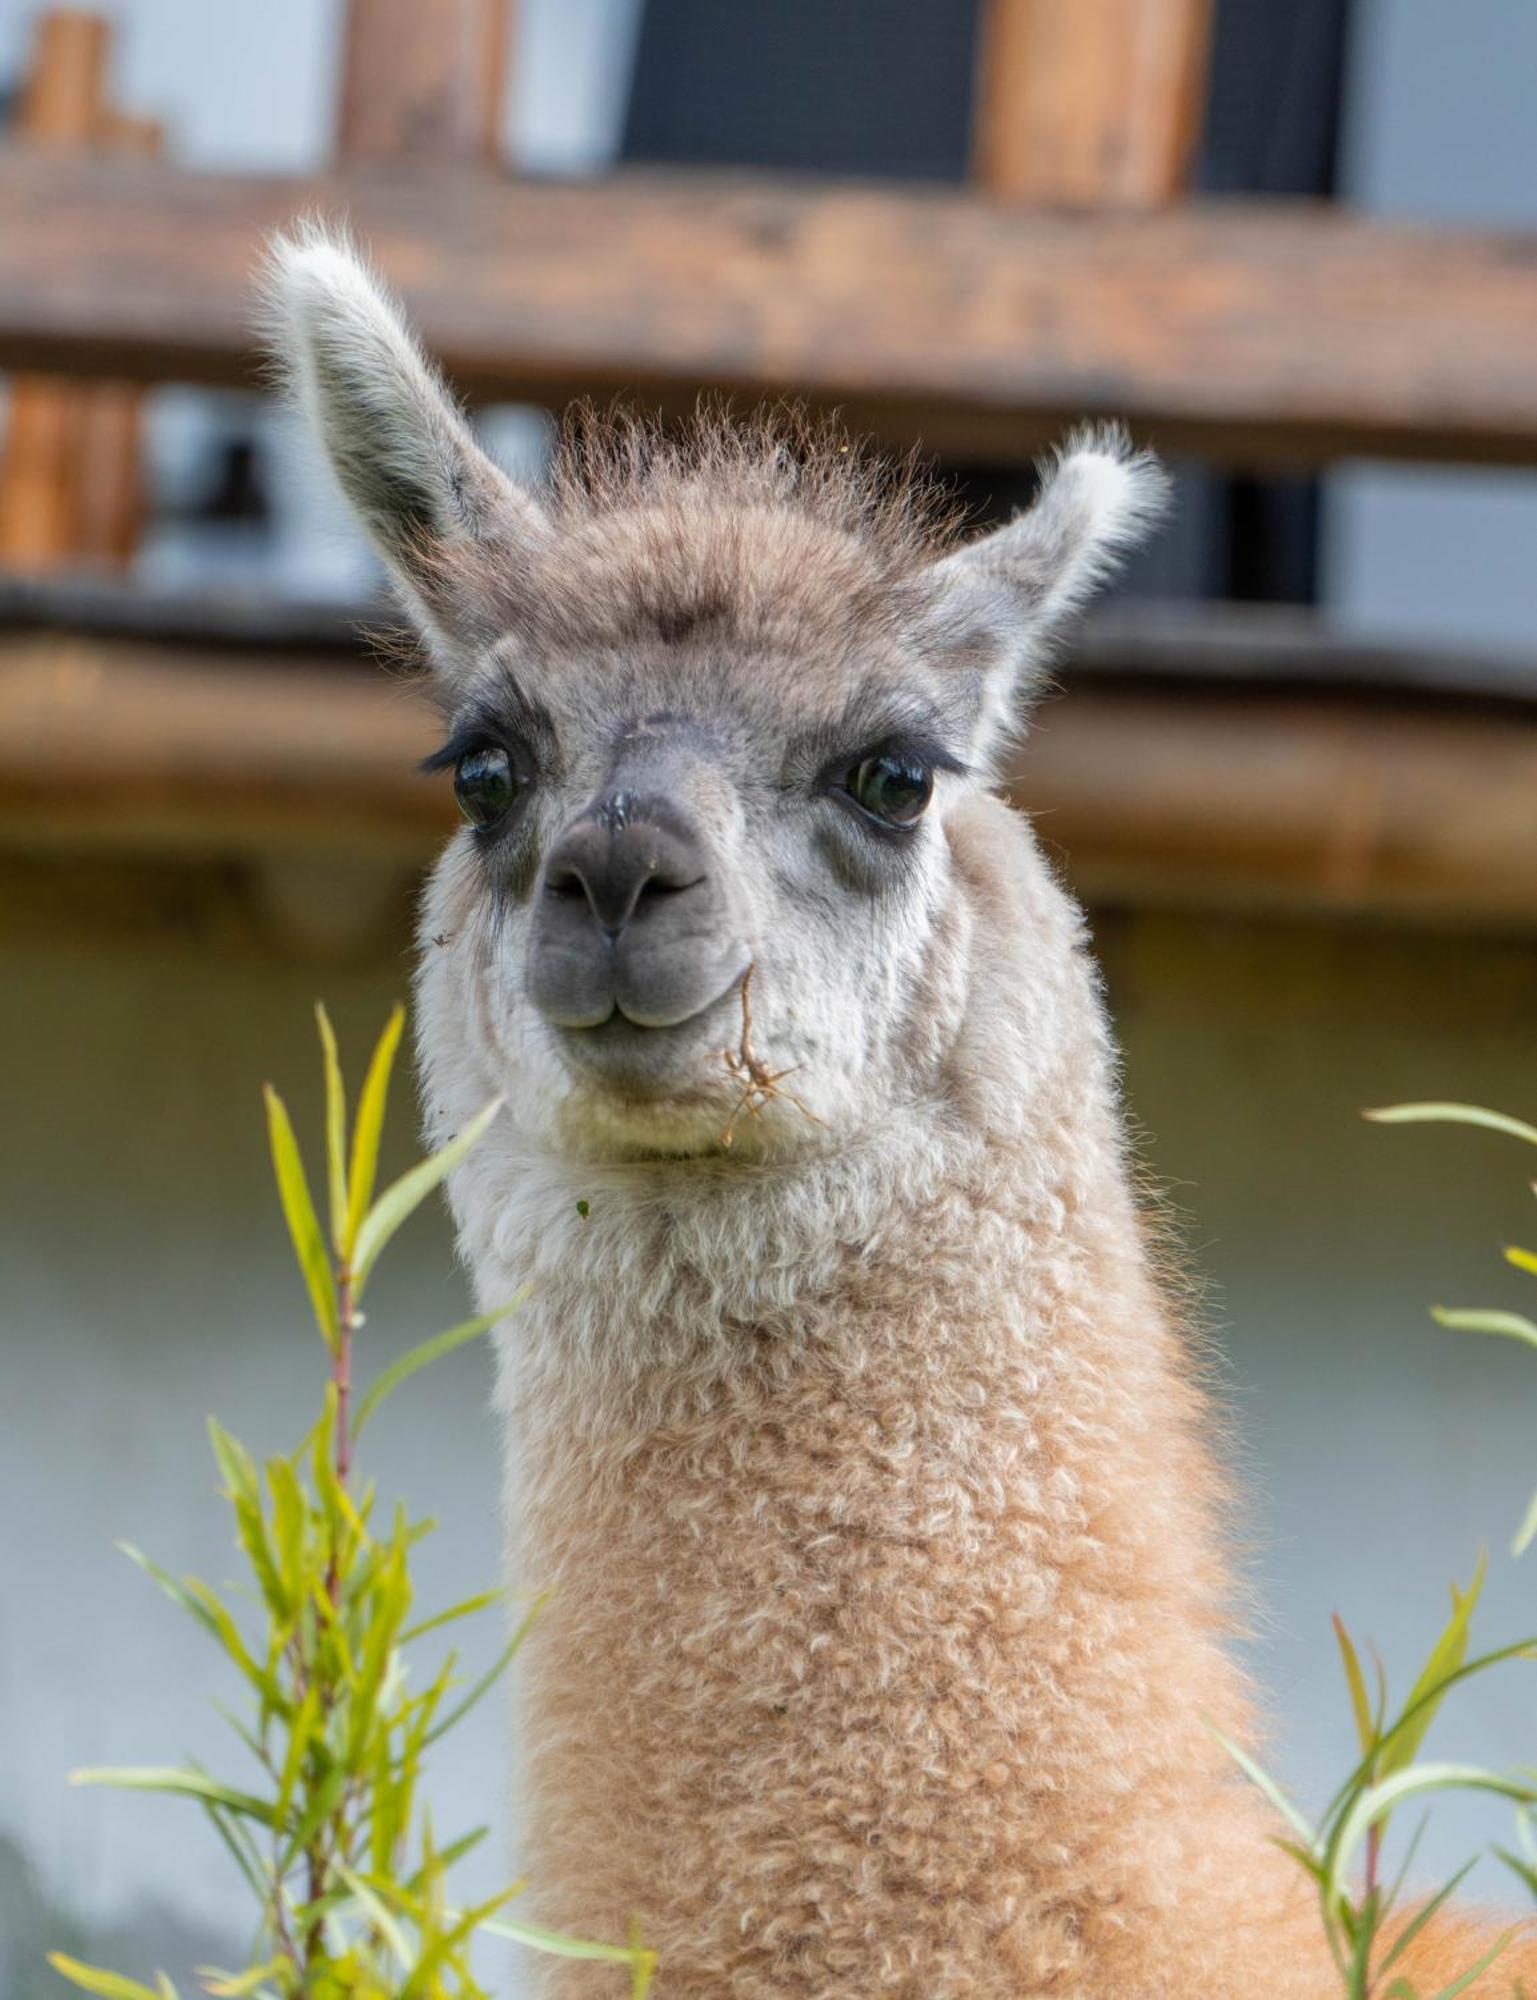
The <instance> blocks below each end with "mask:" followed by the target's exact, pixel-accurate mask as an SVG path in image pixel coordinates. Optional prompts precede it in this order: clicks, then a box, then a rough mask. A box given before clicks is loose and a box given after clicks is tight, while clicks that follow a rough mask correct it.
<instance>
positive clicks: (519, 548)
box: [268, 227, 548, 671]
mask: <svg viewBox="0 0 1537 2000" xmlns="http://www.w3.org/2000/svg"><path fill="white" fill-rule="evenodd" d="M268 297H269V301H270V306H271V317H272V321H273V338H274V345H275V346H276V348H277V350H278V353H279V357H280V359H281V360H282V361H283V363H284V364H285V366H286V367H287V369H288V371H289V375H290V378H291V380H292V382H293V385H294V388H295V390H296V391H297V395H298V400H299V403H300V406H301V407H302V409H303V411H304V414H305V416H306V417H307V418H308V420H309V422H310V425H311V427H312V428H313V429H314V430H315V431H316V432H317V433H318V435H319V437H320V439H321V442H322V443H323V444H324V446H325V448H326V453H327V456H328V457H329V458H330V461H331V466H332V470H333V471H334V472H335V474H336V477H337V480H338V482H339V484H340V485H341V488H342V491H343V492H344V493H345V494H346V496H347V498H348V500H350V501H351V503H352V507H353V511H354V512H355V513H356V514H357V516H358V518H359V520H360V521H361V522H362V524H363V526H364V527H365V528H366V529H367V530H368V533H369V535H370V536H371V537H372V539H373V542H374V544H375V546H376V547H377V548H378V550H379V553H380V554H381V555H382V556H383V557H384V560H385V562H386V564H387V565H388V566H389V569H390V572H391V574H392V575H393V577H394V579H395V581H396V583H397V584H398V585H399V586H400V588H401V590H402V591H403V593H404V594H405V596H406V598H407V600H408V602H409V603H410V604H411V605H412V607H413V608H414V609H415V611H416V612H417V614H418V617H419V618H420V620H421V623H422V626H423V629H424V636H425V637H426V638H427V639H428V640H429V642H431V644H432V646H433V650H434V652H435V653H436V654H437V656H438V661H439V665H440V666H442V667H445V668H448V669H449V670H450V671H452V669H453V666H454V665H455V664H456V662H457V661H458V660H459V658H460V657H461V656H462V654H463V652H464V650H465V649H466V648H467V647H473V646H474V645H475V644H476V643H477V642H481V641H484V640H486V639H489V638H492V637H494V636H496V628H497V625H498V622H499V621H500V622H502V623H505V620H506V616H507V607H508V604H509V602H510V601H513V600H514V599H515V594H516V584H517V580H518V576H519V573H520V571H521V570H522V569H523V568H525V567H526V565H527V560H528V556H529V554H530V552H531V551H532V549H533V548H534V547H535V545H536V544H537V543H538V542H540V541H541V540H543V538H544V537H545V535H546V534H547V533H548V524H547V522H546V519H545V516H544V514H543V513H542V511H541V510H540V508H539V506H538V504H537V502H536V501H535V500H534V499H533V498H532V496H531V495H530V494H528V493H525V492H524V491H523V490H522V489H521V488H520V487H518V486H516V485H514V483H513V482H512V480H510V479H509V478H508V477H507V475H506V474H505V473H504V472H502V471H501V470H500V468H499V467H497V466H496V465H494V464H493V463H492V462H491V460H490V459H489V458H488V457H487V456H486V454H485V453H484V452H483V451H482V450H481V449H480V447H479V445H477V444H476V442H475V440H474V438H473V437H472V436H471V434H470V428H469V425H468V424H467V423H466V422H465V420H464V417H463V415H462V414H461V413H460V411H459V409H458V407H457V405H456V404H455V402H454V400H453V398H452V397H451V396H450V395H449V393H448V391H447V389H446V388H445V386H444V384H443V381H442V379H441V377H440V376H439V375H438V373H437V371H436V370H435V369H434V368H433V367H432V366H431V364H430V363H429V362H428V361H427V359H426V357H425V356H424V355H423V353H422V351H421V349H420V348H419V347H418V346H417V344H416V342H415V340H413V339H412V337H411V335H410V333H409V332H408V331H407V330H406V327H405V325H404V323H403V321H402V319H401V317H400V314H399V312H398V310H397V308H396V307H395V305H394V303H393V301H392V300H391V299H390V298H389V296H388V294H387V293H386V292H385V291H384V289H383V287H382V286H381V285H380V284H379V282H378V281H377V280H376V279H375V278H374V276H373V274H372V273H371V272H370V271H369V269H368V268H367V266H366V265H365V264H364V263H363V262H362V260H361V258H360V257H359V256H358V255H357V253H356V252H355V251H354V250H353V249H352V248H351V246H350V245H349V244H348V243H347V242H345V241H344V240H341V239H338V238H337V237H334V236H331V235H328V234H326V233H325V232H324V231H323V230H321V229H319V228H316V227H311V228H305V229H301V230H298V231H296V232H295V233H293V234H291V235H287V236H283V237H279V238H278V239H277V241H276V242H275V243H274V244H273V245H272V249H271V256H270V263H269V282H268Z"/></svg>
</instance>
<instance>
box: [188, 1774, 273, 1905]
mask: <svg viewBox="0 0 1537 2000" xmlns="http://www.w3.org/2000/svg"><path fill="white" fill-rule="evenodd" d="M203 1810H204V1811H205V1812H206V1813H207V1815H208V1819H209V1822H210V1824H211V1825H212V1827H213V1830H214V1832H215V1833H216V1834H218V1836H219V1838H220V1840H222V1841H223V1842H224V1845H225V1847H226V1848H227V1849H228V1850H229V1855H230V1859H231V1860H232V1861H233V1862H234V1864H235V1866H236V1867H237V1868H238V1869H239V1870H240V1872H241V1874H242V1875H243V1876H244V1877H245V1879H246V1883H247V1885H248V1886H249V1888H250V1891H251V1894H252V1895H253V1896H254V1897H255V1898H256V1901H257V1904H258V1905H259V1906H260V1905H263V1904H265V1903H266V1902H268V1901H269V1899H270V1897H271V1893H272V1891H271V1888H270V1886H269V1885H268V1883H267V1882H265V1881H264V1880H263V1879H262V1868H263V1863H262V1859H261V1856H260V1855H259V1854H258V1853H257V1852H256V1850H255V1849H254V1848H253V1847H252V1846H250V1844H249V1842H250V1838H251V1836H250V1835H249V1834H248V1833H247V1832H246V1830H245V1828H244V1827H243V1826H242V1825H241V1824H240V1821H239V1820H237V1819H232V1818H231V1817H230V1816H229V1815H228V1814H227V1813H226V1812H225V1811H224V1810H223V1808H222V1807H220V1806H216V1805H215V1804H214V1803H213V1802H212V1800H209V1799H205V1800H204V1801H203Z"/></svg>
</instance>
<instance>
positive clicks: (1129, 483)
mask: <svg viewBox="0 0 1537 2000" xmlns="http://www.w3.org/2000/svg"><path fill="white" fill-rule="evenodd" d="M1037 472H1038V474H1039V478H1040V485H1039V490H1038V491H1037V493H1036V497H1035V500H1034V501H1033V503H1032V504H1031V505H1030V506H1029V507H1027V508H1026V509H1025V510H1024V512H1023V513H1021V514H1016V515H1015V517H1014V519H1013V520H1012V521H1009V522H1007V523H1006V524H1005V525H1004V526H1003V527H1001V528H995V529H994V530H993V531H992V533H991V534H987V535H983V536H982V537H981V538H980V540H978V541H974V542H968V543H967V544H966V545H965V546H964V547H962V548H960V549H957V550H956V551H955V552H954V553H953V554H951V555H948V556H946V557H944V558H943V560H942V561H941V562H940V563H939V564H938V565H937V569H936V578H937V581H938V583H939V585H940V595H939V602H940V606H941V615H942V616H943V617H944V618H945V619H946V620H947V621H948V622H949V623H950V624H951V626H952V627H953V628H955V629H959V630H961V631H963V632H965V633H966V634H967V636H968V638H969V639H970V640H971V641H972V642H973V644H974V645H975V646H976V647H977V648H978V649H980V650H981V651H982V653H983V654H984V656H985V657H987V658H988V664H987V666H986V667H985V668H984V670H983V672H982V673H981V675H980V677H979V693H980V700H979V704H978V707H979V714H978V730H977V739H978V740H977V745H976V752H975V754H976V757H977V761H978V762H979V763H986V762H987V760H988V758H989V757H990V756H991V755H992V754H993V753H994V752H995V751H996V750H997V748H998V746H999V745H1000V744H1001V743H1002V742H1003V741H1005V740H1006V739H1007V737H1008V736H1009V735H1010V734H1011V733H1012V732H1014V731H1015V730H1017V729H1018V727H1019V724H1020V711H1021V707H1022V704H1023V700H1024V699H1025V698H1028V696H1029V695H1030V694H1031V693H1033V692H1034V688H1035V684H1036V682H1037V680H1038V678H1039V674H1040V669H1041V666H1042V663H1043V661H1044V659H1045V657H1046V654H1047V651H1048V649H1049V646H1050V642H1051V640H1052V637H1053V635H1054V634H1055V632H1056V631H1057V629H1058V628H1059V627H1060V625H1061V624H1062V622H1063V620H1064V619H1066V618H1067V617H1069V616H1070V615H1071V614H1072V613H1073V612H1075V611H1077V610H1078V609H1079V608H1080V607H1081V606H1082V605H1084V604H1085V603H1087V601H1088V600H1089V598H1090V597H1092V596H1093V594H1094V592H1095V591H1096V590H1097V589H1098V587H1099V586H1100V584H1101V583H1103V582H1104V581H1105V579H1106V578H1107V577H1109V576H1111V575H1112V574H1113V573H1114V571H1115V570H1116V568H1117V567H1118V565H1119V564H1120V562H1121V560H1122V558H1123V557H1124V556H1125V555H1126V553H1127V551H1128V550H1130V549H1132V548H1134V547H1135V546H1136V544H1137V543H1138V542H1140V541H1141V540H1142V539H1143V537H1144V536H1145V535H1146V534H1147V532H1148V530H1149V529H1150V528H1151V527H1152V526H1153V524H1154V523H1155V522H1156V521H1157V519H1158V517H1159V516H1160V514H1161V513H1162V512H1163V510H1164V506H1165V503H1166V501H1167V497H1168V485H1169V482H1168V479H1167V477H1166V476H1165V474H1164V472H1163V469H1162V467H1161V466H1160V465H1159V463H1158V461H1157V460H1156V459H1155V458H1154V457H1153V456H1152V455H1151V453H1149V452H1145V451H1137V450H1135V449H1134V448H1133V447H1132V445H1131V443H1130V441H1129V440H1128V439H1127V437H1126V435H1125V433H1124V432H1123V431H1121V430H1120V429H1119V428H1118V427H1116V426H1113V425H1112V426H1107V427H1105V428H1102V429H1099V430H1094V429H1089V430H1083V431H1079V432H1077V433H1076V434H1075V435H1074V436H1072V437H1070V438H1069V439H1068V440H1067V442H1066V443H1065V444H1064V445H1063V446H1062V447H1061V448H1060V449H1059V450H1058V451H1056V452H1054V453H1053V454H1052V455H1051V456H1050V457H1049V458H1047V459H1046V460H1045V461H1044V462H1043V463H1042V464H1041V465H1040V466H1038V467H1037Z"/></svg>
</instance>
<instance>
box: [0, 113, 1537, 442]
mask: <svg viewBox="0 0 1537 2000" xmlns="http://www.w3.org/2000/svg"><path fill="white" fill-rule="evenodd" d="M306 212H311V213H312V212H320V213H323V214H329V215H338V216H340V215H345V216H347V217H349V218H350V220H351V223H352V225H353V227H354V228H355V229H356V231H357V232H358V234H359V235H360V236H361V237H362V238H364V240H365V241H366V242H367V243H368V244H369V245H370V246H371V247H372V249H373V250H374V252H375V254H376V256H377V257H378V260H379V262H380V263H381V264H382V266H383V268H384V270H385V271H386V273H387V274H388V276H389V277H390V278H391V279H392V281H393V282H394V283H395V284H396V285H397V286H398V287H399V288H400V289H401V291H402V292H403V293H404V295H405V297H406V299H407V301H408V303H409V305H410V307H411V309H412V311H413V312H414V313H415V314H416V316H417V317H418V319H419V320H420V322H421V324H422V326H423V328H424V330H425V332H426V335H427V338H428V339H429V341H430V342H431V344H432V345H433V346H434V347H435V348H436V349H437V350H438V351H439V353H440V354H441V355H442V356H443V358H444V359H445V361H446V363H447V366H448V368H449V370H450V372H451V373H452V374H453V375H454V377H455V378H456V379H457V380H458V381H459V382H460V384H461V385H462V386H463V387H464V388H465V389H466V390H467V391H468V392H470V393H473V394H476V395H480V396H495V397H507V398H528V399H532V400H535V401H542V402H546V403H550V404H558V403H560V402H562V401H563V400H565V399H566V398H567V397H568V396H570V395H572V394H574V393H578V392H587V393H595V394H597V395H600V396H606V395H608V394H609V393H611V392H614V391H626V392H634V393H638V394H639V395H640V396H642V397H644V398H647V399H654V400H656V401H658V402H659V403H662V404H663V405H677V404H681V403H686V402H688V401H691V400H692V398H693V397H694V395H695V394H696V393H697V391H698V390H699V389H700V388H701V387H713V388H718V389H723V390H728V391H732V392H735V393H740V394H745V395H748V396H759V395H762V394H778V393H781V392H789V393H795V394H801V395H804V396H806V397H808V398H809V399H810V400H812V401H814V402H818V403H833V404H838V405H841V406H842V407H843V408H844V409H845V410H846V411H847V413H848V415H849V417H850V419H851V420H852V421H853V422H855V423H856V424H858V425H861V426H863V427H868V428H870V429H873V430H875V431H877V432H878V433H880V434H882V435H884V436H886V437H888V438H891V439H894V440H901V441H906V440H910V439H912V438H914V437H919V438H921V439H922V440H923V442H924V443H925V444H926V445H927V446H929V447H930V448H932V449H935V450H938V451H942V452H947V453H955V454H968V455H971V456H973V457H981V458H983V459H985V460H993V461H1007V460H1012V459H1017V458H1021V457H1023V456H1026V455H1028V454H1029V453H1031V452H1032V451H1034V450H1035V449H1037V448H1038V447H1039V445H1040V443H1041V441H1042V439H1043V438H1044V437H1046V436H1048V435H1050V434H1051V433H1053V432H1054V431H1055V430H1057V429H1058V428H1059V427H1060V426H1061V425H1062V424H1063V423H1064V422H1066V421H1069V420H1072V419H1074V418H1076V417H1078V416H1081V415H1085V414H1107V415H1120V416H1125V417H1127V418H1128V419H1130V421H1131V422H1132V423H1133V425H1134V426H1135V427H1136V429H1137V430H1138V431H1139V433H1143V434H1147V435H1150V436H1152V437H1153V438H1154V439H1155V441H1156V442H1158V443H1160V444H1162V445H1163V446H1164V447H1165V448H1167V449H1170V450H1181V449H1189V450H1194V451H1200V452H1204V453H1207V454H1209V455H1211V456H1213V457H1215V458H1220V459H1223V460H1226V461H1230V462H1234V463H1244V464H1256V465H1257V464H1262V463H1294V464H1307V463H1317V462H1322V461H1326V460H1329V459H1333V458H1338V457H1341V456H1344V455H1347V454H1360V453H1368V454H1383V455H1392V456H1401V457H1420V458H1427V459H1474V460H1486V461H1491V462H1494V461H1502V462H1506V463H1511V464H1519V463H1537V239H1534V238H1531V237H1525V236H1514V235H1504V236H1502V235H1496V234H1470V233H1458V232H1452V231H1445V230H1432V229H1426V228H1419V227H1413V226H1409V225H1403V224H1396V223H1388V222H1379V221H1371V220H1367V219H1363V218H1360V217H1356V216H1352V215H1350V214H1346V213H1341V212H1338V211H1332V210H1324V209H1308V208H1304V207H1295V206H1271V205H1265V204H1260V203H1256V202H1239V201H1236V200H1235V201H1229V202H1224V203H1220V204H1219V203H1206V204H1182V205H1178V206H1175V207H1172V208H1169V209H1167V210H1163V211H1160V212H1158V213H1155V214H1145V215H1138V214H1131V215H1128V214H1114V213H1105V214H1089V213H1082V212H1080V213H1071V212H1067V211H1043V210H1038V209H1034V210H1032V209H1018V208H1013V207H1010V206H1008V205H1006V204H1003V203H999V202H994V201H990V200H988V199H986V198H984V197H981V196H978V195H975V194H968V193H965V192H961V191H956V192H950V191H944V190H920V191H916V192H915V191H908V190H891V189H878V188H871V187H866V186H860V185H836V186H829V185H821V184H817V183H811V182H807V183H790V182H771V181H763V180H758V179H755V178H751V177H747V176H741V177H734V178H733V177H721V176H714V175H706V174H702V173H694V174H688V175H681V174H679V175H671V176H668V175H655V174H623V175H619V176H616V177H613V178H611V179H607V180H603V181H600V182H595V183H592V184H564V183H541V182H531V181H520V180H514V179H509V178H506V177H502V176H499V175H497V174H494V173H491V172H489V171H469V170H463V169H455V168H451V167H441V168H432V167H421V168H413V169H410V170H401V169H398V168H390V167H386V166H378V167H372V168H369V169H366V170H365V169H362V168H358V169H354V170H350V171H349V172H347V173H346V174H345V175H342V174H338V176H336V177H335V178H332V179H328V180H323V181H320V182H313V183H305V182H299V181H291V180H270V179H236V178H228V177H221V176H215V175H202V174H194V173H190V172H187V171H185V170H178V169H176V168H174V167H171V166H166V165H161V164H158V163H155V162H152V161H117V160H111V161H109V160H97V161H90V160H80V161H75V160H63V159H53V160H42V159H38V158H29V157H28V156H27V155H26V154H25V153H24V152H22V151H20V150H0V368H33V369H52V370H57V371H60V372H65V373H75V374H81V375H87V376H94V377H119V378H125V377H132V378H137V379H141V380H167V379H186V380H198V381H206V382H224V383H230V382H239V381H245V380H249V379H251V377H252V374H253V369H254V365H255V362H254V353H253V336H252V324H253V320H252V294H251V287H252V278H253V273H254V271H255V267H256V264H257V261H258V258H259V255H260V247H261V243H262V241H263V238H264V237H265V236H266V234H267V233H268V232H269V231H270V230H272V229H274V228H276V227H278V226H279V225H281V224H282V223H284V222H287V221H289V220H291V219H292V218H293V217H294V216H296V215H298V214H301V213H306Z"/></svg>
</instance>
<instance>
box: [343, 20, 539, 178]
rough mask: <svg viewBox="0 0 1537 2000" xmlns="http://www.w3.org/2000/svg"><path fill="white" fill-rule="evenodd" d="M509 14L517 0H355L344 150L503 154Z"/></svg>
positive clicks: (485, 158) (379, 156)
mask: <svg viewBox="0 0 1537 2000" xmlns="http://www.w3.org/2000/svg"><path fill="white" fill-rule="evenodd" d="M509 15H510V0H348V5H347V11H346V17H345V26H344V29H343V34H342V84H341V104H340V111H339V114H338V119H337V152H338V155H339V156H340V157H341V158H342V159H346V160H412V161H417V162H421V161H427V160H438V161H444V160H450V161H456V162H458V163H460V164H461V165H462V164H466V163H488V162H490V161H492V160H494V159H495V158H496V157H497V154H498V152H499V151H500V144H501V115H502V86H503V81H504V78H505V74H506V67H507V49H508V28H509Z"/></svg>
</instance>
